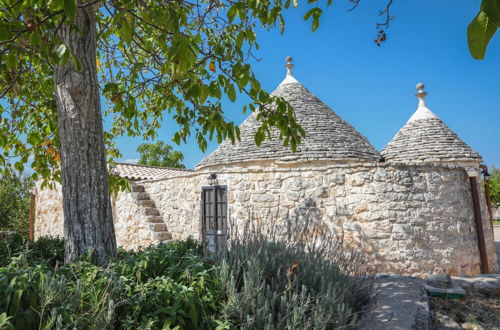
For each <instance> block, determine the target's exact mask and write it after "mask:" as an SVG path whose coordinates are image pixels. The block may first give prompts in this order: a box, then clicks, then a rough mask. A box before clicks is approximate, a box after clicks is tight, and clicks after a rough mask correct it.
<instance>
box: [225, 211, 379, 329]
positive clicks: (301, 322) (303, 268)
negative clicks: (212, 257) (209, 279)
mask: <svg viewBox="0 0 500 330" xmlns="http://www.w3.org/2000/svg"><path fill="white" fill-rule="evenodd" d="M316 227H317V226H315V225H314V224H313V223H311V222H309V221H306V222H305V226H300V225H299V226H295V227H294V228H293V229H292V230H290V231H288V232H287V233H285V234H281V235H280V234H279V233H278V232H279V229H278V228H277V226H275V223H272V224H271V225H270V226H269V227H266V228H262V227H261V225H260V224H256V225H255V226H252V225H250V226H248V227H247V228H246V229H245V231H244V232H243V233H237V232H233V233H232V236H233V239H232V242H231V245H230V248H229V249H228V250H226V251H224V252H222V253H221V254H220V255H219V256H218V259H219V262H220V276H221V283H222V285H223V286H224V287H223V290H224V294H225V297H226V301H225V302H224V304H223V305H222V308H221V314H222V318H223V319H224V320H226V321H229V322H230V323H231V324H236V325H238V328H240V329H338V328H341V327H345V326H353V325H355V324H356V323H357V320H358V319H359V316H360V314H361V312H362V310H363V308H365V307H366V304H368V303H369V297H370V292H371V290H372V280H371V278H367V277H364V276H358V274H359V272H360V267H361V262H362V260H361V259H360V258H359V257H358V256H356V255H353V254H345V253H344V252H343V250H342V249H341V248H342V246H341V244H340V243H339V242H337V241H336V239H335V237H334V236H333V235H331V234H328V233H323V235H322V236H321V237H320V236H319V235H318V236H312V235H316V234H317V233H319V232H320V228H316ZM311 234H312V235H311Z"/></svg>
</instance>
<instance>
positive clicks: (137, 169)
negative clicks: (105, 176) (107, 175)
mask: <svg viewBox="0 0 500 330" xmlns="http://www.w3.org/2000/svg"><path fill="white" fill-rule="evenodd" d="M112 172H113V173H114V174H116V175H118V176H120V177H122V178H126V179H129V180H132V181H138V180H154V179H163V178H169V177H173V176H177V175H183V174H186V172H191V170H186V169H182V168H171V167H159V166H148V165H139V164H128V163H116V165H115V166H114V167H113V169H112Z"/></svg>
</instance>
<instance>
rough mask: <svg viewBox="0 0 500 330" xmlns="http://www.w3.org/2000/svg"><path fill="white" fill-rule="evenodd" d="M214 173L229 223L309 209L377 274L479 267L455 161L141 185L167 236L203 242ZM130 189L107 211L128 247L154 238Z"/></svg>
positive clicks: (285, 166)
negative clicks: (204, 209)
mask: <svg viewBox="0 0 500 330" xmlns="http://www.w3.org/2000/svg"><path fill="white" fill-rule="evenodd" d="M211 172H215V173H217V180H218V184H220V185H227V188H228V196H227V198H228V217H229V221H230V223H231V225H234V226H236V228H242V227H243V225H244V224H245V222H246V221H248V220H249V219H252V220H255V221H259V222H260V223H262V224H265V223H266V222H268V221H271V220H272V219H278V220H280V221H282V220H283V221H284V219H287V221H299V219H300V217H301V214H303V212H309V213H310V214H314V219H315V221H320V222H321V223H323V224H324V225H325V226H326V227H327V228H328V229H329V230H331V231H333V232H334V233H335V234H336V235H338V236H339V237H342V238H343V241H344V242H345V244H346V246H347V247H348V248H351V249H355V250H357V251H359V252H361V253H362V254H364V255H365V256H366V257H367V258H368V265H369V267H370V269H371V270H372V271H374V272H393V273H398V274H403V275H414V276H415V275H416V276H423V275H425V274H428V273H449V274H451V275H458V274H460V275H474V274H478V273H479V272H480V259H479V249H478V243H477V232H476V228H475V222H474V212H473V207H472V197H471V191H470V183H469V178H468V175H467V173H466V171H465V170H464V169H463V168H461V167H448V166H445V165H442V164H441V165H439V164H436V165H432V164H428V165H424V164H418V165H395V164H375V163H350V164H345V163H344V164H335V163H332V162H320V161H316V162H305V163H295V164H291V163H281V164H279V163H273V162H264V161H263V162H255V163H245V164H240V166H238V164H233V165H231V166H227V167H224V166H221V167H212V168H210V169H207V170H201V171H196V172H190V173H188V174H186V175H182V176H177V177H173V178H168V179H162V180H154V181H142V182H140V184H141V185H142V186H144V188H145V191H146V192H147V193H148V194H149V196H150V198H151V200H153V201H154V204H155V205H156V208H157V209H158V210H159V211H160V214H161V216H162V217H163V220H164V222H165V224H166V227H167V229H168V231H169V233H170V234H171V235H172V237H173V239H185V238H187V237H189V236H192V237H194V238H196V239H200V232H201V230H200V229H201V228H200V224H201V222H200V195H201V188H202V187H203V186H207V185H208V182H207V177H208V175H209V173H211ZM480 191H482V190H480ZM59 194H60V192H59ZM131 195H132V194H131V193H121V194H120V195H119V196H118V197H117V199H116V200H115V201H114V215H115V223H116V233H117V241H118V243H119V245H121V246H124V247H126V248H134V249H135V248H138V247H140V246H146V245H148V244H150V243H152V242H155V240H154V238H153V236H151V235H150V232H148V228H147V227H146V224H145V223H144V220H143V218H142V217H141V216H140V214H141V210H140V208H138V206H137V204H136V203H135V201H134V199H133V197H132V196H131ZM56 197H57V196H56V195H49V194H46V193H44V194H37V220H36V224H35V227H36V234H37V237H39V236H41V235H45V234H58V233H62V230H59V229H58V228H59V227H62V222H61V221H59V222H58V220H57V219H59V218H60V219H62V212H59V211H56V210H55V208H56V204H57V203H56V202H55V201H54V200H53V199H55V198H56ZM480 197H481V207H482V213H483V226H484V228H485V237H486V239H487V250H488V256H489V259H490V260H489V264H490V265H496V254H495V246H494V241H493V238H492V229H491V226H490V224H489V219H488V215H487V211H486V204H485V201H484V195H481V196H480ZM49 199H50V200H49ZM40 203H41V204H40ZM59 203H60V197H59ZM50 208H52V209H50ZM47 210H49V211H47ZM50 210H52V211H50ZM496 271H499V270H496Z"/></svg>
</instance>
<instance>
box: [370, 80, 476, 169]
mask: <svg viewBox="0 0 500 330" xmlns="http://www.w3.org/2000/svg"><path fill="white" fill-rule="evenodd" d="M424 88H425V86H424V84H422V83H419V84H417V90H418V93H417V94H416V96H417V98H418V99H419V105H418V108H417V110H416V111H415V113H414V114H413V115H412V116H411V117H410V119H409V120H408V122H407V123H406V124H405V125H404V126H403V127H402V128H401V129H400V130H399V131H398V132H397V134H396V136H395V137H394V138H393V139H392V140H391V141H390V142H389V143H388V144H387V146H386V147H385V148H384V149H383V150H382V151H381V152H380V154H381V155H382V157H384V158H385V160H386V161H388V162H461V161H474V162H481V160H482V158H481V156H480V155H479V154H478V153H477V152H476V151H474V150H473V149H472V148H471V147H469V146H468V145H467V144H466V143H465V142H463V141H462V140H461V139H460V138H459V137H458V135H457V134H455V132H453V131H452V130H451V129H450V128H449V127H448V126H447V125H446V124H445V123H444V122H443V121H442V120H441V119H439V117H438V116H436V115H435V114H434V113H433V112H432V111H431V110H429V109H428V108H427V105H426V103H425V96H426V95H427V92H424Z"/></svg>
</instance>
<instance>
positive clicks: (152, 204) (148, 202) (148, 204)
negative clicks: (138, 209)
mask: <svg viewBox="0 0 500 330" xmlns="http://www.w3.org/2000/svg"><path fill="white" fill-rule="evenodd" d="M137 203H138V204H139V205H140V206H144V207H155V202H153V201H152V200H150V199H144V200H141V201H137Z"/></svg>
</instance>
